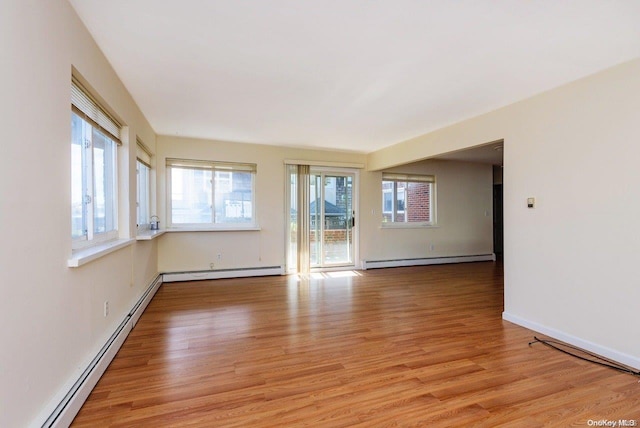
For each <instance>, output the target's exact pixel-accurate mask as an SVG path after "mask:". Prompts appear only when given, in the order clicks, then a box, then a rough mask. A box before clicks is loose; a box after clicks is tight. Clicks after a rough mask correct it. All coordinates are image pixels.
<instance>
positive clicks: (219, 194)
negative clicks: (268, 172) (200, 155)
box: [167, 159, 256, 228]
mask: <svg viewBox="0 0 640 428" xmlns="http://www.w3.org/2000/svg"><path fill="white" fill-rule="evenodd" d="M167 172H168V179H167V182H168V183H169V186H168V188H169V200H170V204H171V206H170V209H169V215H170V219H169V224H170V225H171V226H177V227H184V226H187V227H188V226H191V227H193V226H204V227H213V228H216V227H218V228H225V227H255V226H256V221H255V203H254V199H255V195H254V193H255V192H254V188H255V175H256V165H255V164H238V163H226V162H209V161H193V160H179V159H167Z"/></svg>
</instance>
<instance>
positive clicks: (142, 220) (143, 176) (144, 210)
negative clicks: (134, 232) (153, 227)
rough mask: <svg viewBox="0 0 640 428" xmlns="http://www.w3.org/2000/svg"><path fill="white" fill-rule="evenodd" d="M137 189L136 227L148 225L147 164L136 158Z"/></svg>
mask: <svg viewBox="0 0 640 428" xmlns="http://www.w3.org/2000/svg"><path fill="white" fill-rule="evenodd" d="M136 176H137V179H138V191H137V197H136V207H137V223H138V229H140V230H144V229H147V228H148V227H149V221H150V215H149V166H148V165H147V164H145V163H143V162H141V161H140V159H138V161H137V162H136Z"/></svg>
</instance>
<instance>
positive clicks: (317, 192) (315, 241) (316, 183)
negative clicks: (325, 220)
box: [309, 173, 322, 267]
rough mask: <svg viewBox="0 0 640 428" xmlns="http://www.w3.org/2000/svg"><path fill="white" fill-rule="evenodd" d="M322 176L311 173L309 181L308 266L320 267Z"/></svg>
mask: <svg viewBox="0 0 640 428" xmlns="http://www.w3.org/2000/svg"><path fill="white" fill-rule="evenodd" d="M321 183H322V175H321V174H320V175H319V174H314V173H311V175H310V180H309V264H310V266H312V267H317V266H320V265H322V203H321V202H320V201H322V185H321Z"/></svg>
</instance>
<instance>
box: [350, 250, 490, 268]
mask: <svg viewBox="0 0 640 428" xmlns="http://www.w3.org/2000/svg"><path fill="white" fill-rule="evenodd" d="M495 260H496V255H495V254H493V253H492V254H474V255H470V256H446V257H424V258H415V259H392V260H363V261H362V269H363V270H367V269H379V268H389V267H403V266H424V265H441V264H447V263H469V262H487V261H495Z"/></svg>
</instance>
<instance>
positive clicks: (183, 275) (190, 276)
mask: <svg viewBox="0 0 640 428" xmlns="http://www.w3.org/2000/svg"><path fill="white" fill-rule="evenodd" d="M273 275H284V267H283V266H262V267H247V268H235V269H215V270H196V271H188V272H164V273H163V274H162V282H165V283H166V282H179V281H199V280H207V279H224V278H246V277H250V276H273Z"/></svg>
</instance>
